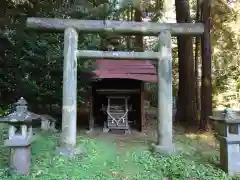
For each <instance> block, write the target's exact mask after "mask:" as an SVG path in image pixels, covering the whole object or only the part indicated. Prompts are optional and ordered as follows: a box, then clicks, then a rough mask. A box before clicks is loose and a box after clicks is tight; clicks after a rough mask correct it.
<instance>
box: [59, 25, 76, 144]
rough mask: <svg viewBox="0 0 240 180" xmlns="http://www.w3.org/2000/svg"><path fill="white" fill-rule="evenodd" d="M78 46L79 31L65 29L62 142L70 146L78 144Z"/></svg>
mask: <svg viewBox="0 0 240 180" xmlns="http://www.w3.org/2000/svg"><path fill="white" fill-rule="evenodd" d="M77 48H78V33H77V32H76V30H75V29H74V28H67V29H65V32H64V64H63V104H62V137H61V144H62V145H67V146H70V147H75V145H76V131H77V130H76V129H77V127H76V126H77Z"/></svg>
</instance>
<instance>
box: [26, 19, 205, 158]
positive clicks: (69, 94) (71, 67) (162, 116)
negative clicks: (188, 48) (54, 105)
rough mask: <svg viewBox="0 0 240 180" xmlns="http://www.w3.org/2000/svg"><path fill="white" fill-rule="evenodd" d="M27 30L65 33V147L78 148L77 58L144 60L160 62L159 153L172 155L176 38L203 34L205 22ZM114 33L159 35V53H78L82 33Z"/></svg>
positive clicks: (55, 25) (50, 23) (65, 23)
mask: <svg viewBox="0 0 240 180" xmlns="http://www.w3.org/2000/svg"><path fill="white" fill-rule="evenodd" d="M27 27H28V28H32V29H38V30H44V31H54V32H56V31H60V32H63V31H64V67H63V105H62V138H61V144H62V145H63V144H64V145H65V147H68V148H75V146H76V124H77V110H76V109H77V58H80V59H81V58H92V59H98V58H111V59H123V60H124V59H138V60H139V59H142V60H146V59H149V60H157V61H158V141H157V144H156V146H155V148H154V149H155V151H157V152H162V153H167V154H169V153H172V152H173V150H174V146H173V132H172V128H173V127H172V47H171V36H172V35H186V34H188V35H195V36H197V35H201V34H203V33H204V25H203V24H202V23H195V24H193V23H180V24H178V23H162V24H160V23H150V22H126V21H101V20H75V19H52V18H28V19H27ZM102 31H105V32H111V33H112V32H114V33H122V34H132V35H135V34H142V35H146V36H158V41H159V44H160V46H159V49H158V52H119V51H114V52H111V51H90V50H78V32H81V33H82V32H88V33H97V32H102Z"/></svg>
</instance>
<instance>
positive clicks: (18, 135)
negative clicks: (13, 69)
mask: <svg viewBox="0 0 240 180" xmlns="http://www.w3.org/2000/svg"><path fill="white" fill-rule="evenodd" d="M15 105H16V109H15V111H14V112H13V113H11V114H9V115H7V116H6V117H2V118H0V123H6V124H8V125H9V130H8V139H7V140H5V146H8V147H10V149H11V155H10V168H11V170H12V171H13V172H18V173H21V174H24V175H28V174H29V171H30V162H31V160H30V154H31V152H30V145H31V143H32V141H33V136H32V120H34V119H40V115H37V114H34V113H32V112H30V111H28V110H27V102H26V100H25V99H24V98H22V97H21V98H20V99H19V100H18V101H17V102H16V103H15ZM17 130H20V132H19V131H17Z"/></svg>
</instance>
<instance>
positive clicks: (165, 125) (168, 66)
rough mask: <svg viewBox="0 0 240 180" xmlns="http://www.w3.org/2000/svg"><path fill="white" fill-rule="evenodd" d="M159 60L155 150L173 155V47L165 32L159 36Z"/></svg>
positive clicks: (168, 34) (167, 33)
mask: <svg viewBox="0 0 240 180" xmlns="http://www.w3.org/2000/svg"><path fill="white" fill-rule="evenodd" d="M159 42H160V47H159V52H160V53H159V54H160V55H159V59H158V140H157V145H156V146H155V147H154V150H155V151H156V152H159V153H163V154H171V153H173V150H174V147H173V132H172V128H173V127H172V47H171V34H170V32H169V31H163V32H162V33H161V34H160V36H159Z"/></svg>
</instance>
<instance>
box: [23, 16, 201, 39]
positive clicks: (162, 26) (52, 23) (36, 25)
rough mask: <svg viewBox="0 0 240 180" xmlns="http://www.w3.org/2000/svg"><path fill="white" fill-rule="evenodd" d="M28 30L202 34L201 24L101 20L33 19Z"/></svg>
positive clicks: (153, 34)
mask: <svg viewBox="0 0 240 180" xmlns="http://www.w3.org/2000/svg"><path fill="white" fill-rule="evenodd" d="M26 25H27V27H28V28H31V29H36V30H42V31H48V32H49V31H54V32H63V31H64V29H66V28H67V27H73V28H75V29H76V30H77V31H80V32H88V33H90V32H91V33H94V32H95V33H97V32H102V31H105V32H115V33H120V34H132V35H134V34H142V35H146V36H157V35H159V33H160V32H161V31H166V30H168V31H170V32H171V34H172V35H200V34H203V32H204V25H203V24H202V23H153V22H134V21H108V20H106V21H103V20H78V19H57V18H35V17H31V18H28V19H27V23H26Z"/></svg>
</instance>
